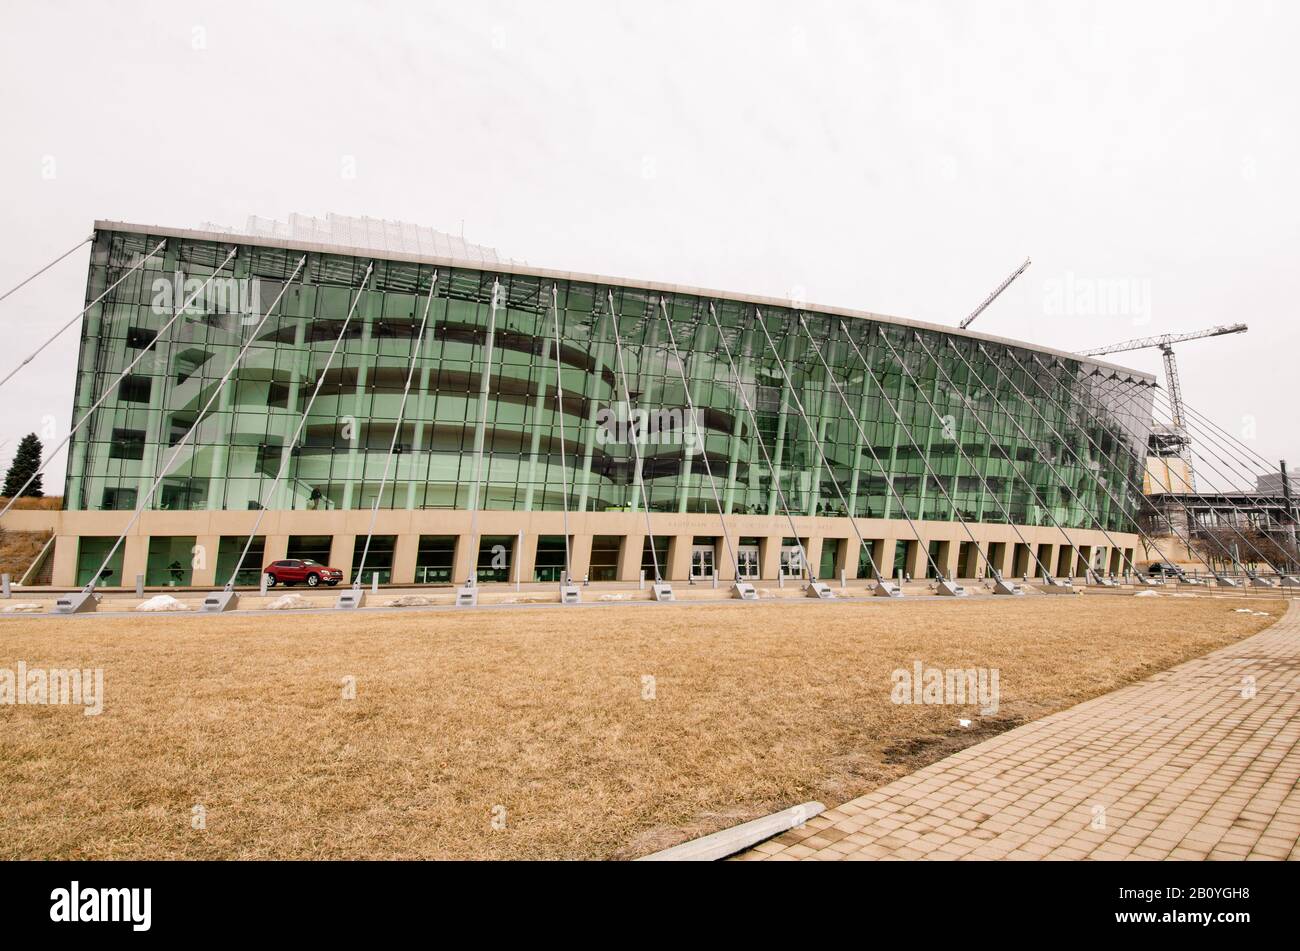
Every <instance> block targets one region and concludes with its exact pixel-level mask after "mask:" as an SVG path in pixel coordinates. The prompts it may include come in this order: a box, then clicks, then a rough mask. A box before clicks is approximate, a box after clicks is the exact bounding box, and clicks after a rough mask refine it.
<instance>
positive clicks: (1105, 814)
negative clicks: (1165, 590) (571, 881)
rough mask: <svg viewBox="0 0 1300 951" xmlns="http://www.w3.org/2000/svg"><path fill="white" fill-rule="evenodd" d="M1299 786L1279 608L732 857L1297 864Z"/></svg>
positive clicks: (1299, 654) (1297, 694) (1297, 614)
mask: <svg viewBox="0 0 1300 951" xmlns="http://www.w3.org/2000/svg"><path fill="white" fill-rule="evenodd" d="M1248 677H1254V678H1255V688H1256V689H1255V695H1254V696H1253V697H1249V698H1248V697H1244V696H1243V688H1246V689H1245V692H1246V693H1249V689H1248V683H1247V681H1246V680H1245V678H1248ZM1298 780H1300V603H1296V602H1292V606H1291V608H1290V610H1289V611H1288V612H1287V614H1286V615H1285V616H1284V617H1283V618H1282V619H1281V620H1279V621H1278V622H1277V623H1276V624H1274V625H1273V626H1272V627H1270V628H1268V629H1267V630H1265V631H1263V632H1262V633H1260V634H1256V635H1254V636H1253V637H1250V638H1247V639H1246V640H1244V641H1241V642H1240V643H1238V644H1234V645H1232V646H1230V647H1225V648H1223V649H1221V650H1217V651H1215V652H1214V653H1212V654H1208V655H1206V656H1205V657H1202V658H1199V659H1197V660H1192V661H1188V662H1187V663H1184V664H1180V665H1179V666H1177V667H1174V668H1172V669H1170V670H1167V671H1164V672H1162V673H1159V674H1156V675H1155V676H1153V677H1150V678H1149V679H1147V680H1143V681H1141V682H1139V683H1136V684H1133V685H1131V686H1128V687H1124V688H1122V689H1120V690H1117V691H1115V692H1114V693H1110V694H1107V695H1106V696H1104V697H1098V698H1096V699H1095V700H1089V701H1087V702H1086V703H1081V704H1079V705H1078V706H1076V707H1072V708H1071V709H1069V710H1063V711H1061V712H1060V713H1055V714H1052V715H1051V716H1047V717H1044V718H1042V719H1041V720H1036V721H1034V722H1033V723H1028V724H1026V725H1025V726H1022V727H1017V728H1016V729H1014V730H1010V731H1008V732H1006V733H1003V734H1001V735H999V736H997V737H994V738H993V739H991V740H987V741H985V742H983V743H980V744H979V745H977V746H972V747H970V748H968V749H965V750H963V751H961V752H960V753H956V754H954V755H952V756H949V757H948V758H946V759H944V760H942V761H940V762H938V763H934V764H933V765H931V766H927V767H926V768H925V769H922V770H919V771H918V772H916V773H913V774H912V775H910V776H906V777H904V778H903V779H899V780H897V781H895V782H893V783H890V784H889V785H888V786H884V787H882V788H880V789H878V790H876V791H875V792H873V793H871V794H869V795H866V796H862V797H860V798H858V799H854V800H852V801H851V802H847V803H845V804H844V805H842V806H839V807H838V808H835V809H831V810H829V811H827V812H825V813H823V814H821V815H820V816H817V817H816V818H815V819H812V820H810V821H809V822H808V823H807V824H806V825H805V826H804V827H802V828H800V829H792V830H791V831H789V832H787V833H785V834H784V835H782V836H780V837H778V838H776V839H773V840H770V841H768V842H764V843H763V844H761V845H759V846H757V847H756V848H754V849H753V850H751V851H749V852H747V853H745V854H743V855H741V856H739V857H738V858H740V859H742V860H746V859H749V860H755V859H775V860H792V859H815V860H823V861H825V860H840V859H850V860H870V859H919V858H926V859H964V858H969V859H990V858H1010V859H1082V858H1092V859H1126V858H1134V859H1165V858H1171V859H1206V858H1210V859H1242V858H1250V859H1286V858H1291V859H1300V841H1298V840H1300V788H1298V786H1297V781H1298Z"/></svg>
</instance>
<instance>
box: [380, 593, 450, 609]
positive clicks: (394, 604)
mask: <svg viewBox="0 0 1300 951" xmlns="http://www.w3.org/2000/svg"><path fill="white" fill-rule="evenodd" d="M437 603H438V599H437V598H431V597H429V596H428V595H427V594H404V595H402V596H401V597H400V598H393V599H392V600H390V601H388V602H387V607H390V608H418V607H423V606H424V605H428V604H437Z"/></svg>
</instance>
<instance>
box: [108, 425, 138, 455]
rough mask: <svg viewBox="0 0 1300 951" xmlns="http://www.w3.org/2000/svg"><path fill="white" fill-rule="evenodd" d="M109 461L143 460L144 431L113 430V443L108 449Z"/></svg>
mask: <svg viewBox="0 0 1300 951" xmlns="http://www.w3.org/2000/svg"><path fill="white" fill-rule="evenodd" d="M108 458H110V459H143V458H144V430H143V429H114V430H113V441H112V443H110V444H109V447H108Z"/></svg>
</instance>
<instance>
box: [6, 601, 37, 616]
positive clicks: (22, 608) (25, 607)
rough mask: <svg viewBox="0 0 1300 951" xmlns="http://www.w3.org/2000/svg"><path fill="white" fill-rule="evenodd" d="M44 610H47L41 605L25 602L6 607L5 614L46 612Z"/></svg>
mask: <svg viewBox="0 0 1300 951" xmlns="http://www.w3.org/2000/svg"><path fill="white" fill-rule="evenodd" d="M44 610H45V608H44V607H42V606H41V605H39V604H33V603H32V602H30V601H23V602H20V603H18V604H11V605H9V606H8V607H6V608H5V614H9V613H11V612H14V611H17V612H23V613H26V612H30V611H44Z"/></svg>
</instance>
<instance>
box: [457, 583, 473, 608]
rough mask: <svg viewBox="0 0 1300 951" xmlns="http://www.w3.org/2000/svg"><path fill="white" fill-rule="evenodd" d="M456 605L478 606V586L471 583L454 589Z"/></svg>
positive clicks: (462, 606) (459, 606)
mask: <svg viewBox="0 0 1300 951" xmlns="http://www.w3.org/2000/svg"><path fill="white" fill-rule="evenodd" d="M456 607H458V608H476V607H478V588H476V587H474V585H472V584H467V585H465V586H464V587H461V588H457V589H456Z"/></svg>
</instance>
